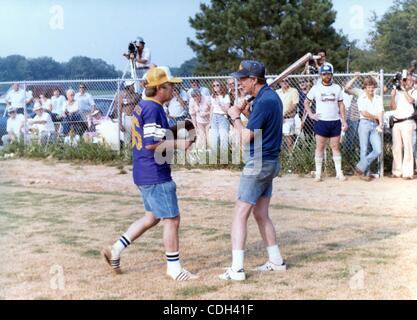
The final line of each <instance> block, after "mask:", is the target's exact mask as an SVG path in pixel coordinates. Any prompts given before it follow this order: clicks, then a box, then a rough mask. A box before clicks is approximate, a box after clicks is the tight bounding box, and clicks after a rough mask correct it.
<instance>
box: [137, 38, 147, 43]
mask: <svg viewBox="0 0 417 320" xmlns="http://www.w3.org/2000/svg"><path fill="white" fill-rule="evenodd" d="M135 42H136V43H140V42H142V43H145V40H143V38H142V37H136V40H135Z"/></svg>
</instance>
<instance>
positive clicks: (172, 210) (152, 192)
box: [138, 180, 180, 219]
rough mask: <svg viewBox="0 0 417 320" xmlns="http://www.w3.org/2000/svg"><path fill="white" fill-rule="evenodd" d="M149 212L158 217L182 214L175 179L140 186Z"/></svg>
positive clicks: (170, 217)
mask: <svg viewBox="0 0 417 320" xmlns="http://www.w3.org/2000/svg"><path fill="white" fill-rule="evenodd" d="M138 188H139V191H140V193H141V195H142V198H143V205H144V206H145V210H146V211H147V212H152V213H153V215H154V216H155V217H156V218H157V219H172V218H175V217H177V216H179V214H180V210H179V208H178V199H177V185H176V184H175V182H174V181H173V180H171V181H168V182H163V183H158V184H151V185H144V186H138Z"/></svg>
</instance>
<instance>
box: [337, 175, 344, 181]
mask: <svg viewBox="0 0 417 320" xmlns="http://www.w3.org/2000/svg"><path fill="white" fill-rule="evenodd" d="M336 179H337V180H339V181H346V177H345V176H344V175H343V174H340V175H338V176H336Z"/></svg>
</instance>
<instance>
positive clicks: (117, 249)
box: [111, 234, 132, 259]
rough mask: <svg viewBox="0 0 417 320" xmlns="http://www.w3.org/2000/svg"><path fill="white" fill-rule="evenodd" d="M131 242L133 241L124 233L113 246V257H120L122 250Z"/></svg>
mask: <svg viewBox="0 0 417 320" xmlns="http://www.w3.org/2000/svg"><path fill="white" fill-rule="evenodd" d="M131 243H132V241H131V240H130V238H129V237H128V236H127V235H126V234H124V235H122V236H121V237H120V238H119V240H117V241H116V242H115V243H114V244H113V247H112V248H111V253H112V259H119V258H120V254H121V253H122V251H123V250H124V249H126V248H127V247H128V246H129V245H130V244H131Z"/></svg>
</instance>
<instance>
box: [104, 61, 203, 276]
mask: <svg viewBox="0 0 417 320" xmlns="http://www.w3.org/2000/svg"><path fill="white" fill-rule="evenodd" d="M146 82H147V84H146V96H147V97H148V98H146V99H143V100H141V101H140V103H139V108H140V110H139V112H136V111H135V113H134V118H133V129H132V135H133V140H132V141H133V146H132V148H133V180H134V182H135V184H136V185H137V186H138V188H139V191H140V193H141V195H142V198H143V203H144V206H145V216H144V217H142V218H141V219H139V220H137V221H135V222H134V223H133V224H132V225H131V226H130V227H129V228H128V230H127V231H126V232H125V233H124V234H123V235H122V236H121V237H120V238H119V240H117V241H116V242H115V243H114V245H113V246H112V247H111V248H106V249H104V250H103V251H102V254H103V255H104V257H105V260H106V262H107V263H108V264H109V265H110V267H111V268H112V270H113V271H115V272H116V273H121V269H120V254H121V253H122V251H123V250H124V249H125V248H126V247H127V246H129V245H130V244H131V243H132V242H133V241H134V240H136V239H137V238H139V237H140V236H141V235H142V234H143V233H144V232H145V231H147V230H148V229H150V228H152V227H153V226H155V225H157V224H158V223H159V222H160V221H161V220H163V222H164V231H163V241H164V246H165V251H166V253H165V254H166V260H167V275H168V276H170V277H171V278H173V279H174V280H176V281H186V280H191V279H194V278H196V276H195V275H193V274H191V273H190V272H189V271H187V270H185V269H183V268H182V267H181V263H180V258H179V236H178V230H179V224H180V213H179V208H178V200H177V194H176V185H175V182H174V181H173V180H172V177H171V167H170V164H169V163H167V162H166V161H165V162H163V163H161V161H157V159H158V157H160V156H162V153H164V152H167V151H172V150H174V149H183V150H186V149H188V148H189V147H190V146H191V144H192V142H191V141H188V140H173V139H169V136H167V130H168V129H169V126H168V119H167V117H166V114H165V112H164V109H163V104H164V103H165V102H167V101H169V100H171V98H172V94H173V90H174V85H175V84H177V83H181V80H180V79H178V78H174V77H172V76H171V73H170V71H169V69H168V68H167V67H157V68H154V69H152V70H149V71H148V73H147V76H146Z"/></svg>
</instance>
